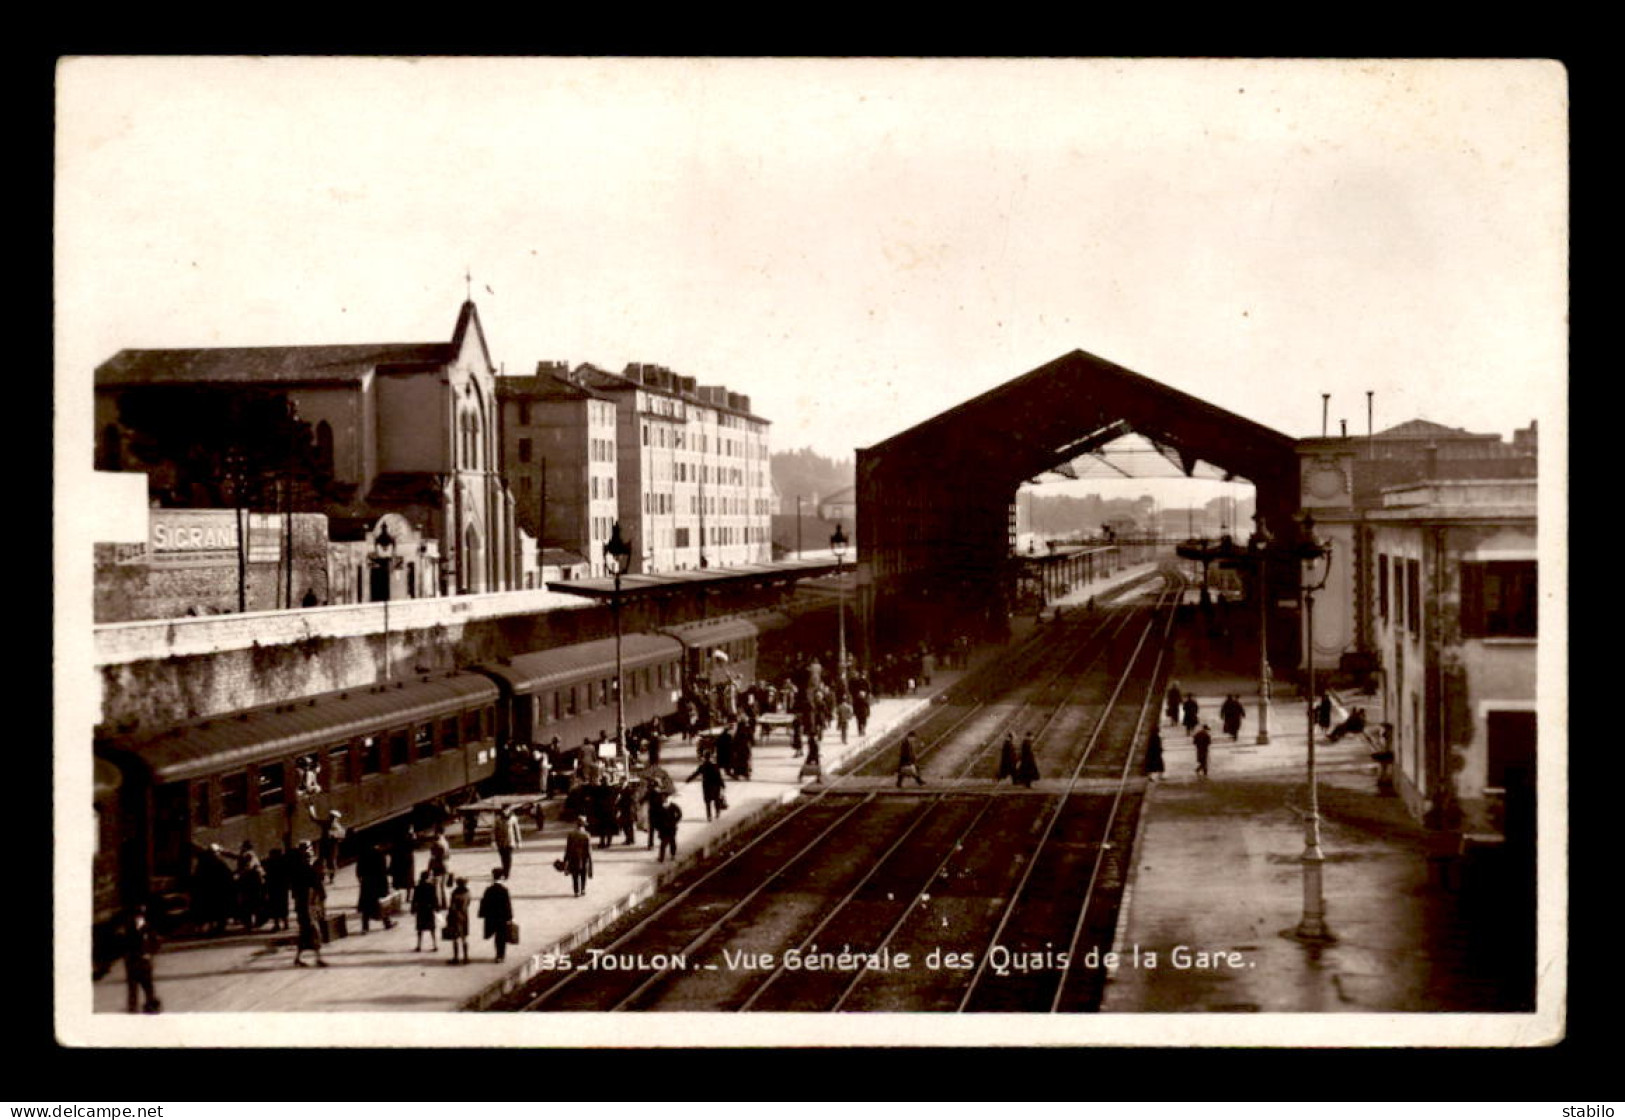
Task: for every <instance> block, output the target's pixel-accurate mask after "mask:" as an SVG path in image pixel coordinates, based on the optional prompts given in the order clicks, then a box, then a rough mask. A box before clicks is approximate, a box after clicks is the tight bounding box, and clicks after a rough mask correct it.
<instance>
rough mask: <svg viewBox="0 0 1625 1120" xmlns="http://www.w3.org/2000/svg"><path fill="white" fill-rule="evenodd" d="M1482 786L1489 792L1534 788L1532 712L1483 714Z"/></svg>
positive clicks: (1533, 727) (1533, 716)
mask: <svg viewBox="0 0 1625 1120" xmlns="http://www.w3.org/2000/svg"><path fill="white" fill-rule="evenodd" d="M1485 715H1486V719H1485V721H1484V724H1485V736H1484V737H1485V744H1486V747H1485V761H1486V763H1487V766H1486V769H1485V774H1484V785H1485V786H1486V787H1488V788H1490V789H1507V788H1509V787H1515V786H1519V785H1522V786H1526V787H1528V788H1529V789H1533V788H1534V784H1535V713H1534V712H1494V711H1492V712H1487V713H1485Z"/></svg>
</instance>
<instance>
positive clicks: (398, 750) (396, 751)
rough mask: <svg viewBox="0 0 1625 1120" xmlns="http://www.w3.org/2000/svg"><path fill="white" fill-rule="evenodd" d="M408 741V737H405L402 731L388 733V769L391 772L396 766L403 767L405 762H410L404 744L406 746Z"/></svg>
mask: <svg viewBox="0 0 1625 1120" xmlns="http://www.w3.org/2000/svg"><path fill="white" fill-rule="evenodd" d="M408 741H409V740H408V736H407V734H406V732H404V731H392V732H390V735H389V768H390V769H391V770H393V769H395V767H397V766H405V765H406V764H407V762H408V761H410V756H409V755H408V754H407V753H406V744H407V742H408Z"/></svg>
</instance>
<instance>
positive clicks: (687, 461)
mask: <svg viewBox="0 0 1625 1120" xmlns="http://www.w3.org/2000/svg"><path fill="white" fill-rule="evenodd" d="M576 374H577V375H578V376H579V378H580V380H581V382H582V383H583V384H585V385H587V386H588V387H590V388H592V389H593V390H595V391H596V392H598V393H601V394H603V395H604V396H606V397H608V398H610V399H611V400H613V401H614V402H615V415H616V443H615V447H616V465H617V471H618V478H619V480H620V481H619V485H618V486H617V501H618V514H617V516H618V517H619V518H620V522H621V532H622V534H623V535H624V536H625V537H626V539H627V540H628V541H629V542H631V544H632V566H631V570H632V571H633V572H673V571H691V570H695V569H701V568H730V567H737V566H740V565H745V564H764V563H768V562H769V561H771V559H772V539H771V534H772V513H773V511H772V502H773V490H772V478H771V475H772V470H771V467H770V464H769V450H768V427H769V421H767V420H764V419H763V418H762V417H760V416H757V415H756V414H755V413H753V412H751V409H750V398H749V397H748V396H746V395H744V394H743V393H733V392H729V391H728V389H727V388H725V387H724V386H721V385H700V384H699V383H698V382H697V381H696V380H695V379H694V378H692V377H684V376H682V375H681V374H677V373H673V372H672V371H671V370H669V369H667V368H666V367H664V366H658V365H651V364H648V363H644V362H634V363H632V364H630V365H628V366H627V367H626V369H625V370H624V371H622V373H620V374H612V373H608V372H605V371H604V370H601V369H597V368H596V367H594V366H591V365H584V366H581V367H579V368H578V369H577V370H576Z"/></svg>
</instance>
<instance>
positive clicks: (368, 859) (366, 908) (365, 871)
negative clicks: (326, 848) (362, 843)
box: [355, 844, 395, 933]
mask: <svg viewBox="0 0 1625 1120" xmlns="http://www.w3.org/2000/svg"><path fill="white" fill-rule="evenodd" d="M355 873H356V878H357V879H358V880H360V883H361V897H360V900H359V901H358V902H357V903H356V909H358V910H360V911H361V932H362V933H366V932H367V930H368V929H370V928H371V927H372V923H373V922H383V923H384V928H385V929H393V928H394V927H395V923H394V922H393V921H392V920H391V919H389V918H386V917H384V899H385V898H386V897H388V895H389V860H388V859H387V858H386V857H385V855H384V850H383V849H382V848H380V847H378V845H376V844H374V845H372V846H371V847H369V848H367V849H366V850H365V851H363V852H362V853H361V858H360V859H358V860H356V863H355Z"/></svg>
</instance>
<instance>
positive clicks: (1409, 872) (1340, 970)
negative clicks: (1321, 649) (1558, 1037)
mask: <svg viewBox="0 0 1625 1120" xmlns="http://www.w3.org/2000/svg"><path fill="white" fill-rule="evenodd" d="M1176 635H1177V631H1176ZM1173 677H1174V679H1176V680H1179V681H1180V682H1181V685H1182V687H1183V689H1184V690H1186V691H1188V692H1194V693H1195V694H1196V696H1197V698H1198V702H1199V705H1200V712H1199V718H1200V719H1201V720H1202V722H1205V723H1207V724H1208V726H1209V729H1210V733H1211V734H1212V735H1213V745H1212V748H1211V756H1210V761H1209V773H1208V776H1207V777H1206V778H1203V777H1201V776H1199V775H1198V774H1197V773H1196V757H1195V756H1196V751H1195V746H1194V744H1193V743H1192V740H1191V738H1190V737H1189V736H1188V735H1187V734H1186V732H1185V729H1184V728H1183V727H1180V726H1175V725H1172V724H1170V723H1169V722H1168V720H1167V715H1166V713H1165V712H1164V713H1162V714H1161V716H1160V718H1161V730H1162V740H1163V750H1164V759H1165V764H1166V767H1167V770H1166V773H1165V775H1164V776H1163V778H1162V779H1161V780H1159V781H1156V782H1150V783H1147V786H1148V788H1147V792H1146V798H1145V801H1144V805H1143V809H1142V812H1141V817H1140V822H1139V832H1138V835H1137V838H1136V841H1135V847H1134V857H1133V862H1132V865H1131V870H1130V873H1129V875H1128V878H1127V884H1126V887H1125V891H1124V895H1123V902H1122V906H1121V908H1120V910H1119V912H1118V923H1117V932H1116V937H1115V941H1114V945H1113V946H1111V948H1112V949H1114V950H1115V951H1116V952H1117V953H1118V954H1119V961H1120V963H1119V965H1118V967H1117V968H1116V969H1114V970H1111V971H1110V974H1109V976H1110V978H1109V981H1108V983H1107V986H1106V990H1105V996H1104V1000H1103V1003H1102V1007H1101V1010H1102V1011H1104V1012H1218V1013H1227V1012H1229V1013H1237V1012H1300V1011H1313V1012H1389V1013H1396V1012H1426V1011H1432V1012H1438V1011H1453V1012H1491V1011H1532V1010H1533V1005H1532V1003H1530V1002H1529V1001H1530V1000H1532V998H1533V980H1532V971H1533V969H1532V966H1531V967H1530V969H1529V971H1528V972H1526V973H1523V974H1521V975H1520V973H1519V970H1518V969H1517V968H1516V967H1511V966H1509V963H1508V960H1507V959H1506V955H1505V954H1504V952H1503V950H1504V949H1505V946H1504V944H1498V943H1497V938H1496V937H1495V935H1494V933H1493V932H1492V931H1489V930H1486V929H1485V928H1483V927H1484V925H1485V923H1483V922H1477V923H1475V922H1474V921H1473V916H1472V915H1471V914H1470V913H1469V912H1468V910H1467V907H1466V902H1465V900H1464V899H1463V898H1462V897H1461V896H1460V894H1459V893H1458V891H1457V890H1456V888H1455V887H1453V886H1452V885H1451V884H1450V883H1449V881H1448V880H1447V879H1446V878H1445V877H1443V876H1442V875H1441V873H1440V867H1439V865H1438V864H1436V863H1431V864H1430V860H1429V850H1430V849H1429V836H1430V834H1429V833H1428V832H1427V830H1425V829H1424V828H1423V827H1422V826H1421V825H1420V824H1419V823H1418V822H1417V821H1415V820H1414V819H1413V818H1412V817H1411V816H1410V815H1409V814H1408V813H1407V812H1406V810H1405V807H1404V805H1403V803H1402V802H1401V800H1400V798H1398V797H1396V796H1393V795H1392V793H1389V792H1384V791H1381V790H1379V788H1378V782H1377V779H1378V769H1379V767H1378V764H1377V763H1376V762H1374V761H1373V760H1372V757H1371V756H1372V752H1373V746H1372V744H1371V742H1369V741H1368V740H1367V739H1366V738H1365V737H1364V735H1362V734H1353V735H1347V736H1344V737H1343V738H1342V739H1340V740H1339V741H1337V742H1327V741H1325V739H1324V737H1323V736H1324V733H1323V732H1321V731H1320V730H1319V729H1318V728H1317V729H1316V769H1317V773H1318V777H1319V781H1318V783H1317V784H1318V787H1319V805H1320V815H1321V849H1322V851H1323V853H1324V855H1325V862H1324V863H1323V865H1322V867H1323V890H1322V894H1323V897H1324V905H1325V922H1326V925H1327V927H1328V928H1329V930H1330V932H1331V933H1332V935H1333V936H1334V937H1335V940H1334V941H1331V942H1330V943H1325V944H1321V943H1314V942H1308V941H1303V940H1299V939H1297V938H1295V937H1293V936H1290V934H1291V933H1292V931H1294V930H1295V929H1296V927H1297V926H1298V924H1299V921H1300V918H1301V917H1302V914H1303V904H1304V887H1303V869H1302V864H1301V862H1300V857H1301V856H1302V854H1303V852H1304V849H1305V828H1304V819H1305V818H1304V811H1305V810H1306V808H1307V805H1308V800H1307V788H1308V787H1307V781H1306V771H1307V739H1308V713H1307V711H1306V706H1305V704H1304V702H1303V701H1302V699H1301V698H1299V697H1297V696H1295V695H1291V694H1290V693H1291V692H1292V690H1290V689H1281V688H1280V687H1279V686H1278V692H1287V693H1289V694H1288V695H1287V696H1284V697H1283V696H1279V695H1278V696H1277V698H1276V701H1275V704H1274V706H1273V712H1272V716H1273V718H1272V721H1271V734H1270V742H1269V743H1268V744H1267V745H1258V744H1257V743H1256V738H1257V731H1258V723H1257V720H1258V708H1257V699H1258V694H1257V681H1256V678H1242V677H1239V676H1223V675H1218V674H1213V673H1203V672H1199V671H1193V668H1192V666H1191V665H1189V664H1181V663H1179V660H1178V658H1177V657H1176V663H1175V666H1174V672H1173ZM1227 694H1234V695H1236V696H1237V697H1238V699H1240V700H1241V702H1242V703H1243V705H1245V706H1246V708H1247V717H1246V719H1245V721H1244V722H1243V723H1242V726H1241V731H1240V735H1239V737H1238V740H1237V741H1236V742H1231V741H1230V738H1229V736H1227V735H1225V734H1224V733H1223V731H1222V729H1221V727H1220V721H1219V719H1218V709H1219V705H1220V704H1221V703H1222V702H1223V700H1224V697H1225V696H1226V695H1227ZM1340 699H1341V700H1342V702H1343V703H1345V704H1347V705H1358V706H1360V707H1363V708H1364V709H1365V710H1366V716H1367V720H1368V726H1371V727H1376V726H1378V725H1380V724H1381V722H1382V720H1383V713H1382V712H1381V710H1380V706H1381V698H1380V697H1367V696H1360V695H1353V694H1349V695H1343V696H1341V697H1340ZM1339 718H1340V717H1339V715H1338V713H1337V712H1334V716H1333V724H1332V725H1333V726H1334V727H1335V726H1336V724H1337V723H1338V722H1339ZM1140 780H1141V781H1144V779H1143V778H1142V779H1140ZM1101 948H1102V951H1104V950H1105V948H1107V947H1104V946H1103V947H1101ZM1151 954H1155V960H1154V961H1153V959H1152V957H1151ZM1525 956H1526V959H1527V954H1525Z"/></svg>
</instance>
